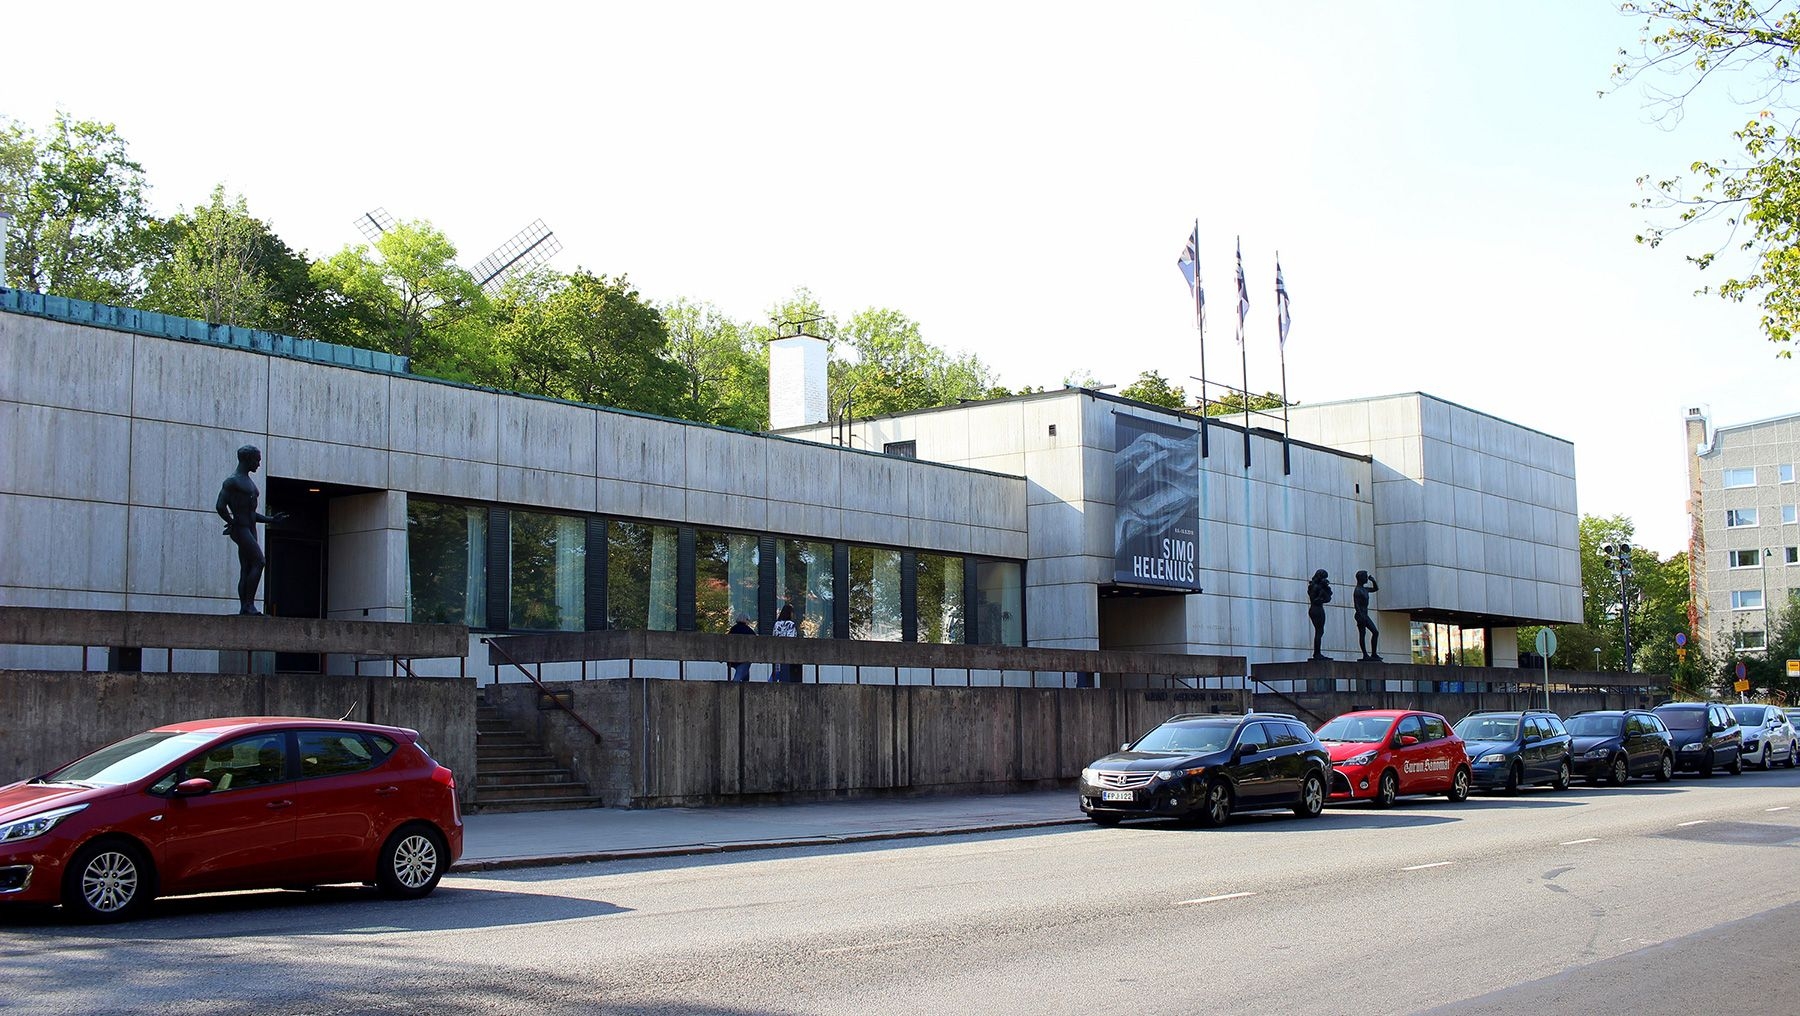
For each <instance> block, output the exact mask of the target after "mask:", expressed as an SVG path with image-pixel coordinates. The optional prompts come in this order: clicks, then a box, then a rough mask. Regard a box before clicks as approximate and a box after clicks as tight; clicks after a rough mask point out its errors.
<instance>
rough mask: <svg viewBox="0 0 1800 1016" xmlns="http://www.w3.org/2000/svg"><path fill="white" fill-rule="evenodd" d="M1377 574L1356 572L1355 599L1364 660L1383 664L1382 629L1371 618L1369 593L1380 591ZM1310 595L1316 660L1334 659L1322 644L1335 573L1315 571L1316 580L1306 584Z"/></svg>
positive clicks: (1358, 637) (1308, 597)
mask: <svg viewBox="0 0 1800 1016" xmlns="http://www.w3.org/2000/svg"><path fill="white" fill-rule="evenodd" d="M1380 590H1381V587H1380V586H1379V585H1377V584H1376V582H1375V576H1373V575H1371V574H1369V573H1368V572H1366V571H1359V572H1357V573H1356V592H1355V593H1353V594H1352V602H1353V603H1354V604H1355V605H1356V645H1357V648H1358V649H1361V650H1362V659H1361V660H1360V661H1358V662H1361V663H1380V662H1382V659H1381V656H1380V654H1379V652H1378V649H1379V646H1378V643H1379V641H1380V639H1381V632H1380V631H1379V630H1378V629H1377V628H1376V627H1375V622H1374V620H1373V619H1372V618H1370V617H1369V594H1370V593H1375V592H1379V591H1380ZM1306 598H1307V600H1308V601H1309V602H1310V604H1311V605H1310V606H1308V607H1307V608H1306V616H1307V617H1308V618H1310V619H1311V620H1312V626H1313V654H1312V657H1311V659H1312V660H1313V661H1322V660H1330V659H1331V657H1329V656H1326V655H1325V653H1324V652H1323V651H1322V650H1321V649H1320V647H1319V645H1320V643H1321V642H1322V641H1323V640H1324V638H1325V605H1326V604H1327V603H1330V602H1331V576H1330V575H1328V574H1326V572H1325V569H1323V568H1320V569H1319V570H1318V571H1316V572H1313V577H1312V580H1311V581H1309V582H1308V583H1307V584H1306Z"/></svg>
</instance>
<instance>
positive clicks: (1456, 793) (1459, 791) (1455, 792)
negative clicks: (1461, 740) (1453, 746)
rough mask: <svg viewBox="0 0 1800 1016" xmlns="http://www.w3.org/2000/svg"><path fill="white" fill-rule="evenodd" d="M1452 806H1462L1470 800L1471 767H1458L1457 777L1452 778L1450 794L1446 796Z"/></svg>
mask: <svg viewBox="0 0 1800 1016" xmlns="http://www.w3.org/2000/svg"><path fill="white" fill-rule="evenodd" d="M1444 796H1445V797H1448V798H1449V799H1450V802H1451V803H1452V804H1461V803H1462V802H1464V801H1467V800H1468V799H1469V767H1468V766H1458V767H1457V769H1456V775H1455V776H1453V777H1451V778H1450V792H1449V793H1447V794H1445V795H1444Z"/></svg>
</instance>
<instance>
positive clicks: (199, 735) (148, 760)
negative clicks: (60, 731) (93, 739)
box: [43, 730, 218, 786]
mask: <svg viewBox="0 0 1800 1016" xmlns="http://www.w3.org/2000/svg"><path fill="white" fill-rule="evenodd" d="M217 736H218V734H217V733H215V732H212V731H198V732H195V731H190V732H182V731H178V730H148V731H145V732H144V733H142V734H133V735H132V736H130V737H128V738H126V739H125V740H123V741H119V742H118V743H116V744H109V745H107V746H106V747H104V748H102V749H100V750H99V751H97V752H94V753H93V754H91V755H86V756H83V757H82V758H79V759H76V760H75V761H73V762H71V763H69V764H68V765H66V766H63V767H62V768H61V769H58V770H57V771H55V772H53V773H50V774H49V775H47V776H45V777H43V782H45V783H92V784H97V785H100V786H112V785H116V784H120V783H135V782H136V781H138V780H141V779H143V778H145V777H147V776H151V775H153V774H155V773H156V772H158V771H159V770H161V769H164V768H166V767H167V766H169V765H171V764H173V763H174V762H175V760H176V759H179V758H180V757H181V756H183V755H186V754H187V753H188V752H190V751H193V750H194V749H195V748H198V747H200V746H201V745H203V744H205V743H206V742H208V741H211V740H212V739H213V738H215V737H217Z"/></svg>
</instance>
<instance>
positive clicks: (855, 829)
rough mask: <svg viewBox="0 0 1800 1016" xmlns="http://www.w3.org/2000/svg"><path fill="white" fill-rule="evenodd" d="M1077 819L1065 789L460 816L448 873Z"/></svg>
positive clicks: (899, 836)
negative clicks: (458, 851) (459, 844)
mask: <svg viewBox="0 0 1800 1016" xmlns="http://www.w3.org/2000/svg"><path fill="white" fill-rule="evenodd" d="M1085 821H1087V819H1086V818H1084V817H1083V816H1082V814H1081V809H1080V808H1079V807H1078V806H1077V804H1076V795H1075V792H1074V791H1072V790H1053V791H1033V792H1031V793H1023V794H965V795H955V796H934V797H906V798H875V799H871V800H857V801H824V802H814V803H807V804H773V805H729V806H724V807H718V808H645V809H624V808H589V809H581V810H576V811H527V812H513V813H510V814H500V815H469V816H466V817H464V819H463V856H462V859H461V860H460V861H458V862H457V864H456V865H455V866H454V867H452V868H451V870H452V871H457V872H467V871H489V870H494V869H499V868H524V867H537V866H544V865H552V864H574V863H578V862H583V861H605V860H622V859H626V858H634V857H672V856H681V855H686V854H716V853H724V852H726V851H736V850H761V849H767V848H771V847H800V846H818V845H821V844H833V843H863V842H868V841H871V840H885V839H905V838H910V837H918V836H949V835H954V834H957V833H974V832H993V831H998V830H1005V829H1031V828H1035V827H1038V826H1053V825H1067V824H1073V823H1079V822H1085Z"/></svg>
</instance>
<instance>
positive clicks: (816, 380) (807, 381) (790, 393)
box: [769, 335, 831, 430]
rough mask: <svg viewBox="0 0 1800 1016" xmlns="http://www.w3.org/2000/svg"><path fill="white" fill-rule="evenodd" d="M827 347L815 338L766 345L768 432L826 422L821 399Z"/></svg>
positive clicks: (795, 337) (826, 407) (827, 410)
mask: <svg viewBox="0 0 1800 1016" xmlns="http://www.w3.org/2000/svg"><path fill="white" fill-rule="evenodd" d="M829 350H830V346H829V344H827V343H826V341H825V340H824V339H821V338H819V337H818V336H816V335H789V336H786V337H784V338H779V339H771V340H770V341H769V429H770V430H785V429H787V428H789V427H805V426H808V425H811V424H815V423H824V422H826V421H827V420H828V419H830V416H831V411H830V404H829V403H828V402H827V401H826V396H825V364H826V361H827V359H828V356H827V354H828V352H829Z"/></svg>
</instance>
